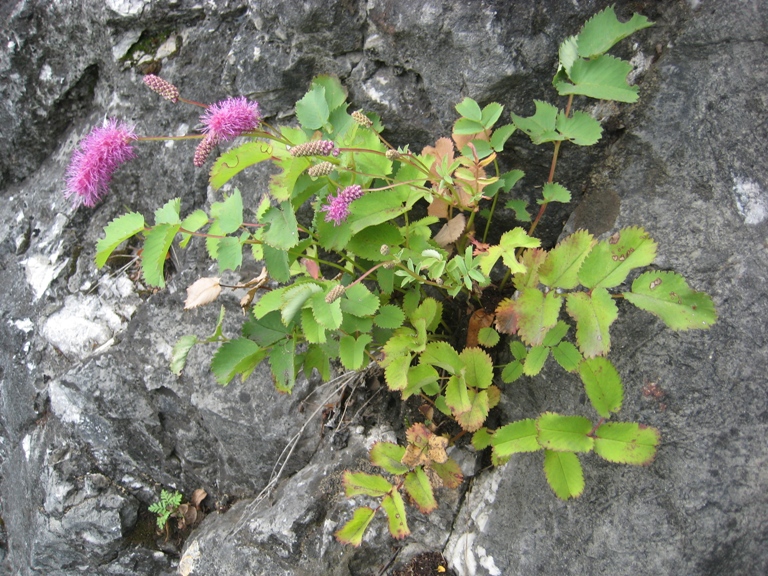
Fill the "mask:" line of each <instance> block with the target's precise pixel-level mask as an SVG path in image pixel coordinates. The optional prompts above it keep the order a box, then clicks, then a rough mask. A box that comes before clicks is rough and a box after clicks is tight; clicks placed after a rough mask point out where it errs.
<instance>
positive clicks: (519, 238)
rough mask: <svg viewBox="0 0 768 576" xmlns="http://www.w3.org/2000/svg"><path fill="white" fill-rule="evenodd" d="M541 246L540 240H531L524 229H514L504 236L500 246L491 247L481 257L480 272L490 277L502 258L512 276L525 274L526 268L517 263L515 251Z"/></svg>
mask: <svg viewBox="0 0 768 576" xmlns="http://www.w3.org/2000/svg"><path fill="white" fill-rule="evenodd" d="M540 244H541V241H540V240H539V239H538V238H531V237H530V236H528V233H527V232H526V231H525V230H523V229H522V228H519V227H518V228H514V229H512V230H510V231H508V232H505V233H504V234H502V236H501V239H500V240H499V245H498V246H491V247H490V248H489V249H488V252H486V253H485V254H483V255H482V256H480V270H482V272H483V274H485V275H486V276H488V275H489V274H490V273H491V268H493V265H494V264H496V261H497V260H498V259H499V258H501V259H502V260H503V262H504V264H505V265H506V266H507V268H509V269H510V270H511V272H512V274H518V273H524V272H525V271H526V267H525V265H523V264H521V263H520V262H518V261H517V256H516V255H515V251H516V250H517V249H518V248H536V247H538V246H539V245H540Z"/></svg>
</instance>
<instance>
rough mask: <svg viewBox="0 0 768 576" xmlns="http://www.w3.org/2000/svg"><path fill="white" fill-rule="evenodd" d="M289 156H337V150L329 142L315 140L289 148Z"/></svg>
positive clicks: (334, 145)
mask: <svg viewBox="0 0 768 576" xmlns="http://www.w3.org/2000/svg"><path fill="white" fill-rule="evenodd" d="M288 152H290V154H291V156H338V155H339V149H338V148H336V144H334V143H333V142H332V141H331V140H315V141H314V142H305V143H304V144H298V145H296V146H291V147H290V148H289V149H288Z"/></svg>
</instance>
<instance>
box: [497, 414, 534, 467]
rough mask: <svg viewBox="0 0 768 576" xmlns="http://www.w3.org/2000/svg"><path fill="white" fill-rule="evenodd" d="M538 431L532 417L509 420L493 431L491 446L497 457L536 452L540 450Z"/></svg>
mask: <svg viewBox="0 0 768 576" xmlns="http://www.w3.org/2000/svg"><path fill="white" fill-rule="evenodd" d="M538 437H539V431H538V429H537V428H536V421H535V420H534V419H533V418H526V419H525V420H518V421H517V422H511V423H510V424H507V425H506V426H502V427H501V428H499V429H498V430H496V432H494V433H493V436H492V438H491V446H493V452H494V454H495V455H496V456H497V457H499V458H509V457H510V456H511V455H512V454H517V453H519V452H536V451H538V450H541V445H540V444H539V440H538Z"/></svg>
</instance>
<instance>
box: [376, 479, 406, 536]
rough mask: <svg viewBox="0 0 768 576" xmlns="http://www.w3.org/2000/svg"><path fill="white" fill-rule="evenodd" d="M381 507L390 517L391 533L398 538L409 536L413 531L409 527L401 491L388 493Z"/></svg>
mask: <svg viewBox="0 0 768 576" xmlns="http://www.w3.org/2000/svg"><path fill="white" fill-rule="evenodd" d="M381 507H382V508H384V512H386V513H387V518H388V519H389V533H390V534H392V537H393V538H397V539H398V540H400V539H402V538H405V537H406V536H408V535H409V534H410V533H411V531H410V530H409V529H408V523H407V522H406V517H405V503H404V502H403V497H402V496H400V492H397V491H395V492H392V493H391V494H387V495H386V496H384V498H383V499H382V500H381Z"/></svg>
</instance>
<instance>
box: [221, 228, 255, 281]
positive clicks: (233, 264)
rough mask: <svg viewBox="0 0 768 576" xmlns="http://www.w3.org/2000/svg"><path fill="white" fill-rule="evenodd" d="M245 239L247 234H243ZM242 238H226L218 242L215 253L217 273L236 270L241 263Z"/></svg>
mask: <svg viewBox="0 0 768 576" xmlns="http://www.w3.org/2000/svg"><path fill="white" fill-rule="evenodd" d="M244 236H246V237H247V233H245V234H244ZM244 239H245V238H243V239H242V240H241V239H239V238H234V237H232V236H227V237H226V238H221V239H220V240H219V246H218V248H217V251H216V260H218V262H219V271H220V272H224V271H225V270H237V268H239V267H240V265H241V264H242V263H243V243H242V242H243V240H244Z"/></svg>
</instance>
